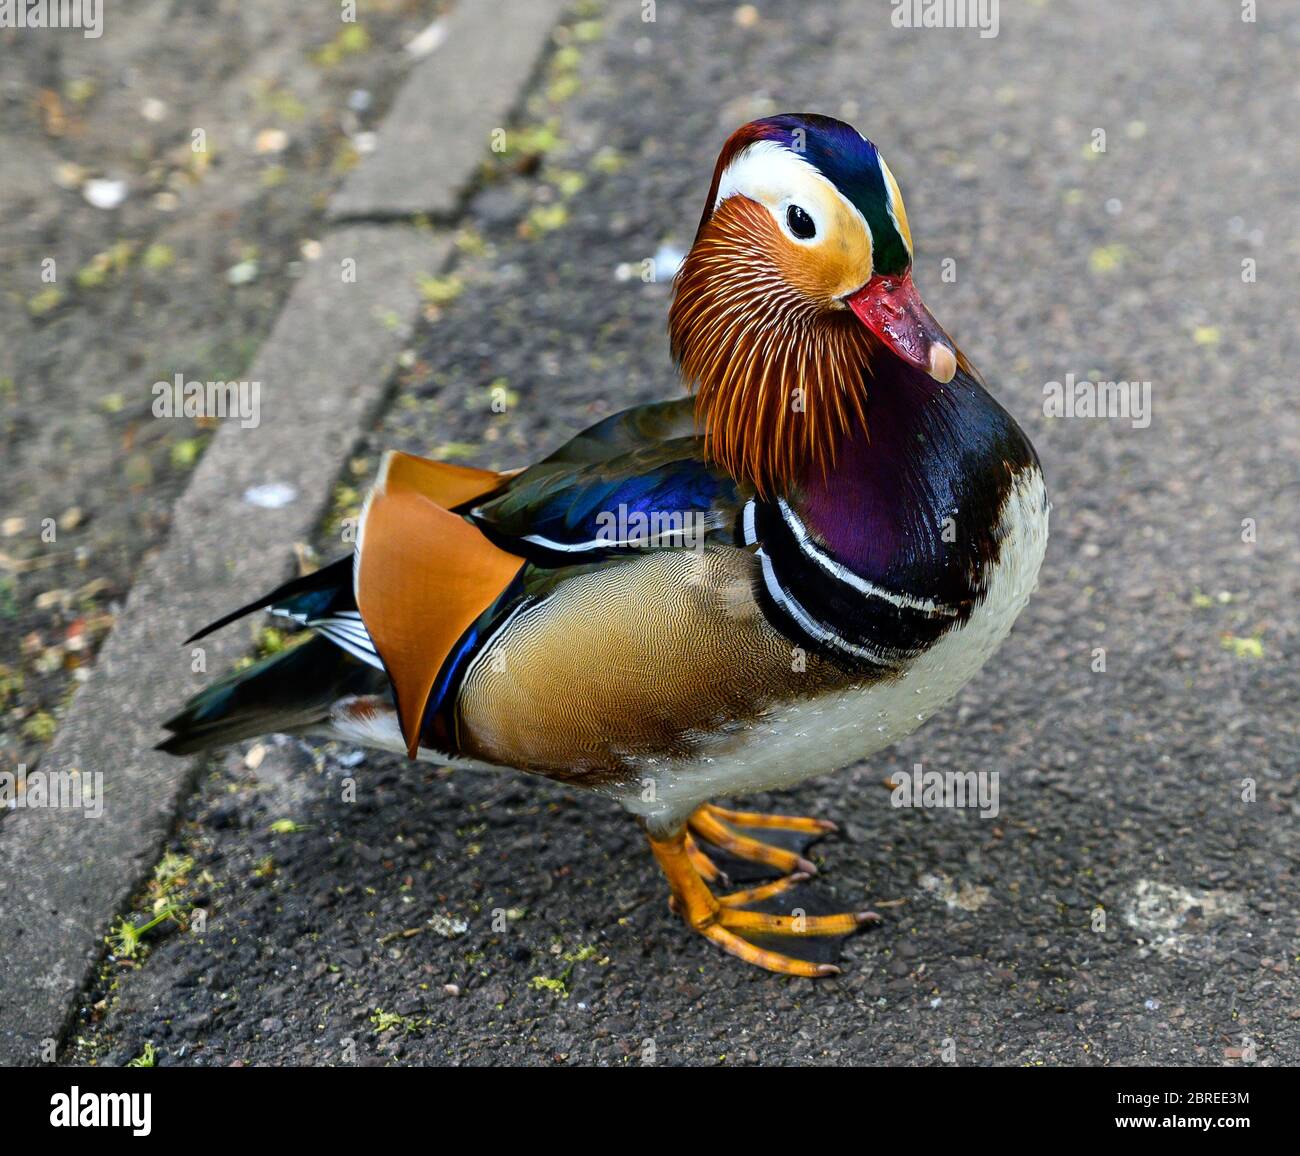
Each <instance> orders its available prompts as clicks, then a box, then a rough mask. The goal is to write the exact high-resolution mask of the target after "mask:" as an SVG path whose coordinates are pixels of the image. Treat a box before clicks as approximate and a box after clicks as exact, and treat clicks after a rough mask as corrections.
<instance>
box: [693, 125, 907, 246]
mask: <svg viewBox="0 0 1300 1156" xmlns="http://www.w3.org/2000/svg"><path fill="white" fill-rule="evenodd" d="M828 195H829V196H831V197H834V198H835V199H836V200H837V201H839V203H840V204H841V205H842V206H843V207H844V208H846V209H847V210H848V211H849V212H850V213H851V214H852V215H853V216H854V217H856V218H857V219H858V221H859V222H860V223H861V225H862V228H863V229H864V230H865V232H866V234H867V238H868V240H869V241H871V243H872V245H873V247H874V244H875V237H874V236H873V234H872V232H871V225H870V224H869V223H868V221H867V219H866V217H864V216H863V215H862V212H861V210H859V208H858V207H857V205H855V204H854V203H853V202H852V201H850V200H849V199H848V198H847V197H846V196H844V194H843V193H841V192H840V191H839V189H837V188H836V187H835V185H834V184H833V183H832V182H831V181H830V180H828V179H827V178H826V177H825V176H824V175H823V174H822V173H821V172H820V171H819V170H818V169H817V167H816V166H815V165H813V164H812V162H810V161H808V160H807V159H806V158H804V157H802V156H800V155H799V154H798V153H795V152H792V151H791V150H790V149H788V148H786V147H785V146H784V145H781V144H778V143H777V142H776V141H766V140H765V141H755V142H754V143H753V144H751V145H747V146H746V147H745V148H744V149H742V150H741V151H740V152H739V153H738V154H737V155H736V156H735V157H733V158H732V160H731V162H730V164H728V165H727V167H726V168H725V169H723V171H722V176H721V178H720V179H719V181H718V195H717V198H716V199H715V200H714V202H713V207H714V209H715V210H716V209H717V207H718V206H719V205H720V204H722V202H723V201H725V200H727V199H728V198H730V197H734V196H743V197H746V198H748V199H749V200H751V201H757V202H758V203H759V204H762V205H766V206H767V208H768V209H769V210H770V211H771V213H772V215H773V216H774V217H775V218H776V220H777V224H778V225H779V226H780V228H781V231H782V232H783V233H784V234H785V235H786V236H787V237H789V238H791V240H793V241H796V242H798V243H799V244H802V245H812V244H817V243H818V242H820V241H821V240H822V239H823V238H824V236H825V235H826V231H827V221H826V219H825V216H826V211H827V201H826V198H827V196H828ZM792 204H793V205H798V206H799V207H800V208H801V209H803V210H804V211H805V212H806V213H807V214H808V215H809V216H810V217H811V218H812V221H813V225H814V226H815V227H816V230H817V232H816V233H815V234H814V235H813V236H812V237H808V238H804V237H796V236H795V235H794V234H793V233H792V232H791V231H790V226H789V223H788V222H787V220H786V211H787V210H788V208H789V207H790V205H792ZM891 213H892V206H891ZM900 232H901V231H900Z"/></svg>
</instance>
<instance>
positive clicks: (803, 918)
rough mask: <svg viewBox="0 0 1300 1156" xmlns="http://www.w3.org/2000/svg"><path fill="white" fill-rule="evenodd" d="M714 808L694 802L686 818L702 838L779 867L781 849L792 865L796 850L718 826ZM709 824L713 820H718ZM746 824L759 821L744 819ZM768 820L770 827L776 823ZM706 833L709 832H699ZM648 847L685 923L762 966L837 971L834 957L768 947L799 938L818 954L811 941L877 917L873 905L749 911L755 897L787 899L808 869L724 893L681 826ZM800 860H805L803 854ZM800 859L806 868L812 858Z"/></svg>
mask: <svg viewBox="0 0 1300 1156" xmlns="http://www.w3.org/2000/svg"><path fill="white" fill-rule="evenodd" d="M718 810H720V809H718V808H704V807H702V808H700V810H699V811H696V812H695V814H693V815H692V816H691V819H690V821H689V825H690V828H691V830H693V831H695V832H696V833H697V834H699V835H700V836H701V837H704V838H708V839H709V841H710V842H711V843H714V845H715V846H722V847H723V848H724V849H725V850H727V851H729V852H730V853H731V854H736V855H738V854H741V853H742V852H748V854H746V855H745V857H746V858H750V859H752V860H753V861H756V862H762V863H764V864H766V865H768V866H773V865H776V862H779V863H780V864H781V866H785V865H787V864H788V863H789V860H786V859H783V858H780V857H782V856H790V859H791V860H794V861H795V864H794V865H796V866H797V865H798V864H799V862H800V857H799V856H797V855H793V854H792V853H790V852H786V851H783V850H782V849H781V848H776V847H770V846H769V845H767V844H765V843H760V842H759V841H758V840H755V839H751V838H749V837H747V836H742V835H738V834H737V833H736V832H734V831H731V830H730V829H728V828H723V827H722V824H723V820H722V819H720V818H718V817H717V815H716V813H715V812H716V811H718ZM722 814H724V815H734V814H737V812H722ZM747 817H748V816H747ZM803 822H809V823H812V822H817V820H803ZM713 824H717V827H715V826H713ZM745 825H746V826H758V824H751V823H747V824H745ZM769 825H770V826H775V823H772V824H769ZM719 828H722V829H721V830H719ZM787 829H789V828H787ZM827 829H829V828H828V827H826V826H820V827H818V828H817V830H818V831H819V832H822V831H825V830H827ZM705 832H712V833H711V834H708V835H706V834H705ZM714 835H718V836H719V837H720V838H725V839H726V840H727V842H726V843H723V842H721V841H720V838H714ZM751 845H752V846H751ZM650 848H651V850H652V851H653V852H654V855H655V858H656V859H657V860H658V862H659V866H660V867H661V868H662V869H663V872H664V874H665V875H666V876H667V877H668V884H669V886H670V887H671V888H672V901H671V904H670V905H671V907H672V908H673V910H674V911H677V912H678V913H680V914H681V916H682V917H683V919H685V921H686V923H687V924H688V925H689V926H691V927H693V928H694V929H695V930H696V931H698V932H699V933H700V934H701V935H703V936H704V937H705V938H706V939H711V940H712V941H713V942H714V943H716V944H717V945H718V946H719V947H721V948H722V949H723V950H724V951H729V952H730V953H731V954H732V955H735V956H739V957H740V958H741V959H743V960H745V962H746V963H753V964H757V965H758V966H759V967H763V968H766V969H767V970H768V971H775V972H779V973H781V974H783V975H801V976H808V977H816V976H823V975H836V974H838V973H839V970H840V969H839V968H838V967H836V966H835V965H834V964H833V963H829V962H825V961H824V960H822V961H819V960H816V959H802V958H797V957H796V956H795V955H787V954H785V953H784V952H781V951H777V950H775V947H776V946H777V945H781V946H786V945H789V946H790V947H791V949H794V947H795V945H796V944H798V946H799V948H801V949H804V951H803V954H812V955H820V954H824V948H823V949H822V950H817V949H815V948H813V945H814V943H817V942H820V943H822V944H825V943H826V941H827V940H831V939H835V938H838V937H841V936H845V935H849V934H851V933H852V932H854V931H856V930H858V928H860V927H862V926H863V925H865V924H868V923H876V922H878V921H879V919H880V916H878V915H877V914H875V912H872V911H858V912H849V913H844V914H839V915H808V914H805V913H804V912H803V910H802V909H801V908H795V909H794V910H793V911H792V912H790V913H789V914H775V913H771V912H766V911H752V910H748V908H749V907H750V906H751V905H753V904H756V903H762V902H765V901H767V900H771V899H776V898H780V897H785V898H788V893H789V892H790V891H791V889H793V888H796V887H798V886H799V885H800V884H802V883H804V882H805V881H806V880H807V879H808V877H809V875H810V874H811V871H807V870H795V871H793V873H792V874H789V875H787V876H785V877H784V878H782V879H778V880H776V881H775V882H772V883H765V884H763V885H761V886H758V887H750V888H748V889H746V890H743V891H736V892H733V893H731V894H729V895H722V896H715V895H714V894H713V893H712V892H711V891H710V890H709V888H708V885H707V883H706V882H705V872H704V871H703V870H701V867H700V864H699V860H700V859H703V861H704V863H706V864H708V866H709V867H712V868H713V869H714V870H715V871H716V870H717V868H716V866H714V864H713V862H712V860H711V859H709V858H708V857H707V856H706V855H704V853H703V852H702V851H700V850H699V848H698V847H697V846H695V843H694V839H693V838H692V837H691V834H690V833H689V832H688V830H687V828H686V827H683V828H681V829H680V830H679V831H677V832H676V833H675V834H672V835H669V836H667V837H665V838H663V839H659V838H656V837H655V836H653V835H651V836H650ZM755 849H761V854H762V856H763V857H762V858H761V859H759V858H755V855H756V854H757V853H758V852H756V851H755ZM802 863H807V861H806V860H802ZM807 866H808V867H811V864H807ZM805 937H806V939H805ZM756 938H757V939H762V940H765V941H768V942H770V943H771V944H772V946H770V947H769V946H761V945H760V944H759V943H755V942H754V940H755V939H756ZM808 949H812V950H808Z"/></svg>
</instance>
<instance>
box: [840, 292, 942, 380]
mask: <svg viewBox="0 0 1300 1156" xmlns="http://www.w3.org/2000/svg"><path fill="white" fill-rule="evenodd" d="M844 303H845V304H846V305H847V306H848V307H849V308H850V309H852V310H853V312H854V313H856V314H857V316H858V320H859V321H861V322H862V324H863V325H865V326H866V327H867V328H868V329H870V330H871V332H872V333H874V334H875V335H876V336H877V337H879V338H880V340H881V341H883V342H884V343H885V344H886V345H887V346H889V348H890V349H891V350H893V351H894V352H895V353H896V354H898V356H899V357H901V358H902V359H903V360H904V361H906V362H907V363H908V365H914V366H916V368H917V369H924V370H925V372H926V373H928V374H929V375H930V376H931V377H933V378H934V380H935V381H937V382H940V383H945V384H946V383H947V382H949V381H951V380H952V379H953V375H954V374H955V373H956V372H957V355H956V353H955V352H954V351H953V348H952V345H951V343H950V342H949V340H948V336H947V334H945V333H944V331H943V330H942V329H941V328H939V323H938V322H937V321H936V320H935V319H934V317H933V315H932V314H931V313H930V311H929V310H928V309H927V308H926V307H925V304H924V302H922V300H921V295H920V294H919V293H918V292H917V291H916V286H915V285H913V284H912V271H911V270H910V269H909V270H908V271H907V272H906V273H904V274H903V275H902V276H901V277H887V276H884V275H883V274H877V275H876V276H874V277H872V278H871V280H870V281H868V282H867V283H866V284H865V285H863V286H862V288H861V289H859V290H857V291H856V292H854V293H851V294H850V295H849V296H848V297H846V298H844Z"/></svg>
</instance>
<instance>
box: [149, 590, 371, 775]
mask: <svg viewBox="0 0 1300 1156" xmlns="http://www.w3.org/2000/svg"><path fill="white" fill-rule="evenodd" d="M261 605H265V603H261ZM386 683H387V679H385V677H384V675H383V673H382V672H381V671H378V670H375V669H374V668H373V667H370V666H367V665H366V664H365V663H363V662H358V661H357V660H356V659H355V658H353V657H352V656H351V655H349V654H348V653H346V652H345V651H343V650H340V649H339V648H338V647H337V646H335V645H334V644H333V643H332V642H330V641H329V640H328V639H326V638H321V637H315V638H310V639H308V640H307V641H306V642H304V643H301V644H300V645H298V646H295V647H293V648H292V649H290V650H286V651H282V652H281V653H279V654H273V655H271V657H270V658H265V659H263V660H262V661H261V662H258V663H256V664H254V665H253V666H250V667H246V668H245V669H243V670H236V671H233V672H232V673H230V674H228V675H226V676H225V678H223V679H221V680H220V681H218V682H216V683H214V684H213V685H212V686H210V687H208V688H207V689H206V690H203V691H201V692H200V693H199V694H196V695H195V696H194V697H193V698H192V699H190V700H189V702H187V703H186V704H185V706H184V708H182V710H181V711H180V713H179V714H177V715H176V716H175V717H174V718H171V719H168V720H167V722H165V723H164V724H163V725H164V726H165V727H166V728H167V730H169V731H171V732H172V735H171V737H170V738H168V739H164V740H163V741H162V742H160V743H159V744H158V746H157V749H158V750H160V751H167V752H168V753H169V754H173V755H188V754H193V753H194V752H196V751H205V750H208V749H209V748H211V747H219V746H225V745H226V744H227V743H233V742H238V741H239V740H240V739H247V738H252V737H254V736H255V735H264V734H271V733H275V732H280V733H293V732H295V731H302V730H305V729H307V728H309V727H311V726H312V725H313V724H316V723H321V722H324V721H325V720H326V719H327V718H328V716H329V710H330V706H331V705H332V704H333V703H334V702H336V701H337V700H338V699H340V698H342V697H344V696H346V695H350V694H376V693H379V692H380V690H381V689H382V688H383V686H384V685H386Z"/></svg>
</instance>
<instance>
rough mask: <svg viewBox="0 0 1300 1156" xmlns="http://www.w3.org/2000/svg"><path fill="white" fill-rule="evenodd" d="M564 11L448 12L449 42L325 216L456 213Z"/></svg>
mask: <svg viewBox="0 0 1300 1156" xmlns="http://www.w3.org/2000/svg"><path fill="white" fill-rule="evenodd" d="M564 7H565V5H564V3H563V0H501V2H498V3H493V4H483V3H462V4H460V5H458V6H457V7H456V8H454V9H453V10H452V11H451V13H450V14H449V15H448V16H447V17H446V21H447V28H446V38H445V40H444V41H443V43H442V45H441V46H440V47H439V48H437V49H436V50H435V51H434V53H433V55H432V56H430V57H429V58H428V60H427V61H425V62H424V63H423V64H422V66H421V67H420V69H419V70H418V71H417V72H416V73H415V74H413V75H412V77H411V80H410V82H409V83H408V84H407V85H406V87H405V88H404V89H403V90H402V93H401V95H400V96H399V97H398V98H397V102H396V104H395V105H394V106H393V109H392V111H391V112H390V113H389V114H388V117H387V119H386V120H385V121H384V124H383V125H382V127H381V128H380V130H379V143H378V147H377V149H376V150H375V153H374V154H373V156H372V157H371V158H370V161H369V163H367V164H366V165H364V166H362V167H361V168H358V169H357V170H356V171H355V172H354V173H353V174H352V175H351V176H350V177H349V179H348V181H347V183H346V184H345V185H344V186H343V188H342V189H341V190H340V191H339V193H338V194H337V195H336V196H335V198H334V201H333V203H332V204H331V205H330V214H331V216H333V217H334V218H335V219H336V220H338V219H344V218H348V217H403V216H412V215H415V214H417V213H426V214H429V215H431V216H447V215H450V214H451V213H453V212H454V211H455V210H456V208H457V207H458V206H459V205H460V201H461V197H462V196H463V194H464V191H465V188H466V186H467V184H468V182H469V180H470V178H471V177H472V175H473V173H474V171H475V168H476V166H477V165H478V164H479V163H480V162H481V161H482V159H483V155H484V153H485V152H486V150H487V149H488V148H489V146H490V144H491V136H492V132H493V130H494V129H501V128H504V127H505V124H506V119H507V117H508V116H509V114H510V112H511V110H512V109H513V108H514V106H515V103H516V101H517V99H518V95H519V90H520V88H521V87H522V86H523V85H524V84H526V83H527V81H528V79H529V77H530V76H531V75H532V73H533V71H534V70H535V69H536V67H537V62H538V60H539V58H540V56H541V53H542V49H543V47H544V45H545V43H546V34H547V32H548V31H549V30H550V28H551V26H552V25H553V24H554V23H555V21H556V19H557V18H558V17H559V15H560V13H561V12H562V11H563V10H564Z"/></svg>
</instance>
